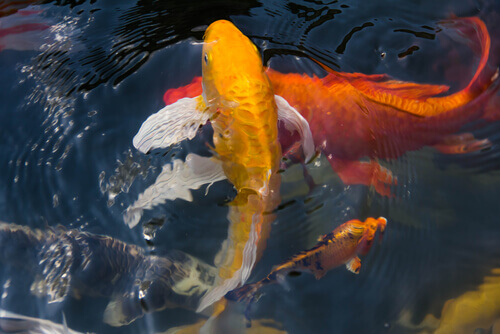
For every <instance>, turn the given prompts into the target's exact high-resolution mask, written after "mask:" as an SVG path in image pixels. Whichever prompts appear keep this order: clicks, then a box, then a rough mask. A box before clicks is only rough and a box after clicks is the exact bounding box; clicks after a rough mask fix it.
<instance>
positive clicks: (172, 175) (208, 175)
mask: <svg viewBox="0 0 500 334" xmlns="http://www.w3.org/2000/svg"><path fill="white" fill-rule="evenodd" d="M224 179H226V175H225V174H224V171H223V170H222V164H221V163H220V162H219V161H218V160H215V159H213V158H209V157H202V156H199V155H196V154H192V153H191V154H188V155H187V157H186V161H182V160H180V159H176V160H174V161H173V163H172V164H167V165H165V166H163V169H162V171H161V173H160V174H159V175H158V177H157V178H156V181H155V183H154V184H153V185H151V186H150V187H148V188H147V189H146V190H145V191H144V192H143V193H142V194H140V195H139V197H138V198H137V200H136V201H135V202H134V203H133V204H132V205H130V206H129V207H128V208H127V211H126V212H125V214H124V215H123V219H124V221H125V223H126V224H127V225H128V226H129V227H130V228H133V227H134V226H136V225H137V223H139V220H140V219H141V217H142V213H143V211H144V210H146V209H151V208H153V207H155V206H157V205H159V204H162V203H165V201H167V200H175V199H177V198H180V199H183V200H186V201H192V200H193V196H192V195H191V190H195V189H199V188H200V187H201V186H202V185H204V184H212V183H214V182H217V181H220V180H224Z"/></svg>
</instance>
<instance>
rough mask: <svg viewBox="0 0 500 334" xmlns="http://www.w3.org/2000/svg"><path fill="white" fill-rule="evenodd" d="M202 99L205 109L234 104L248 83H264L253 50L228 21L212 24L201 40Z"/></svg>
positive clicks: (249, 42) (254, 48)
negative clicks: (259, 81)
mask: <svg viewBox="0 0 500 334" xmlns="http://www.w3.org/2000/svg"><path fill="white" fill-rule="evenodd" d="M202 71H203V81H202V82H203V97H204V99H205V103H206V105H207V106H209V107H210V106H214V105H216V106H220V104H221V103H222V104H223V105H224V104H225V103H226V104H227V103H229V104H231V103H232V104H236V105H234V106H231V105H230V107H237V104H238V95H239V94H241V92H242V91H244V90H245V89H246V88H247V87H248V86H249V85H250V82H255V81H256V80H265V81H266V82H268V79H267V76H266V75H265V73H264V68H263V66H262V59H261V57H260V54H259V51H258V50H257V47H256V46H255V45H254V44H253V43H252V41H250V39H248V37H246V36H245V35H244V34H243V33H242V32H241V31H239V30H238V28H236V27H235V26H234V24H232V23H231V22H229V21H226V20H219V21H215V22H214V23H212V24H211V25H210V26H209V27H208V28H207V30H206V32H205V36H204V44H203V53H202Z"/></svg>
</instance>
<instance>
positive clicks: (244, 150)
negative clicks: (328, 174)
mask: <svg viewBox="0 0 500 334" xmlns="http://www.w3.org/2000/svg"><path fill="white" fill-rule="evenodd" d="M202 71H203V76H202V77H203V81H202V85H203V94H202V96H203V99H204V103H205V104H206V106H207V109H208V112H209V113H210V114H211V115H212V116H211V119H210V121H211V125H212V128H213V131H214V134H213V142H214V148H213V151H214V153H215V155H216V157H217V158H218V159H220V160H221V161H222V168H223V170H224V173H225V175H226V176H227V179H228V180H229V181H230V182H231V183H232V184H233V185H234V187H235V188H236V191H237V195H236V197H235V198H234V200H233V201H232V202H231V203H229V213H228V219H229V221H230V226H229V231H228V238H227V240H226V241H225V243H224V245H223V247H222V249H221V251H219V253H218V255H217V257H216V260H215V263H216V265H217V267H218V268H219V283H220V285H219V287H217V288H215V289H214V291H212V292H211V293H209V294H208V295H207V296H205V298H204V299H203V300H202V303H201V304H200V307H199V310H202V309H203V308H205V307H206V306H208V305H210V304H212V303H213V302H215V301H217V300H219V299H220V298H221V297H223V296H224V294H225V293H226V292H227V291H229V290H232V289H234V288H235V287H237V286H239V285H241V284H243V283H244V282H245V281H246V279H247V278H248V276H249V275H250V271H251V269H252V268H253V265H254V264H255V262H256V261H257V259H258V258H259V257H260V254H261V252H262V249H263V247H264V245H263V242H265V240H266V239H267V235H268V234H269V228H270V223H271V222H272V221H273V220H274V215H272V214H270V212H271V211H273V210H274V208H275V207H276V206H277V205H278V204H279V185H280V176H279V175H278V174H277V171H278V168H279V162H280V159H281V147H280V145H279V142H278V140H277V137H278V128H277V123H278V110H277V106H276V102H275V99H274V91H273V89H272V87H271V84H270V82H269V79H268V77H267V74H266V73H265V71H264V68H263V66H262V60H261V58H260V55H259V53H258V51H257V48H256V47H255V46H254V44H253V43H252V42H251V41H250V40H249V39H248V38H247V37H246V36H245V35H243V34H242V33H241V32H240V31H239V30H238V29H237V28H236V27H235V26H234V25H233V24H232V23H230V22H229V21H224V20H221V21H216V22H214V23H212V24H211V25H210V26H209V27H208V28H207V31H206V33H205V38H204V44H203V59H202Z"/></svg>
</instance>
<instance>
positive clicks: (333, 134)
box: [164, 17, 499, 195]
mask: <svg viewBox="0 0 500 334" xmlns="http://www.w3.org/2000/svg"><path fill="white" fill-rule="evenodd" d="M441 26H443V27H447V28H448V29H451V30H453V31H456V32H458V33H459V34H461V35H462V36H463V37H464V38H465V39H466V40H467V41H468V42H469V44H470V45H471V48H472V49H479V50H480V60H479V65H478V67H477V70H476V73H475V74H474V76H473V78H472V79H471V81H470V82H469V84H468V85H467V87H465V88H464V89H462V90H460V91H458V92H456V93H454V94H451V95H447V96H441V95H442V94H443V93H445V92H446V91H447V90H448V88H449V87H447V86H439V85H427V84H417V83H412V82H402V81H399V80H394V79H392V78H390V77H389V76H388V75H384V74H375V75H364V74H361V73H342V72H337V71H334V70H332V69H330V68H328V67H326V66H324V65H322V64H320V63H319V62H317V61H316V62H317V63H318V64H320V66H321V67H323V68H324V69H325V70H326V71H327V72H328V74H327V75H326V76H325V77H323V78H318V77H316V76H312V77H310V76H307V75H301V74H293V73H289V74H283V73H280V72H277V71H275V70H272V69H269V70H268V71H267V74H268V76H269V79H270V80H271V83H272V86H273V89H274V91H275V93H276V94H277V95H280V96H282V97H283V98H285V100H286V101H287V102H288V103H289V104H290V105H291V106H292V107H294V108H296V109H297V111H298V112H299V113H300V114H301V115H302V116H303V117H304V118H305V119H306V120H307V122H308V123H309V126H310V129H311V132H312V135H313V138H314V144H315V148H316V149H318V150H320V151H321V152H322V153H324V154H325V156H326V157H327V159H328V161H329V162H330V164H331V166H332V168H333V170H334V171H335V172H336V173H337V174H338V175H339V177H340V178H341V179H342V181H343V182H344V183H345V184H364V185H369V186H373V187H374V188H375V190H376V191H377V192H378V193H380V194H382V195H389V194H390V186H391V185H392V184H394V183H395V181H396V180H395V178H394V177H393V175H392V173H391V172H390V171H388V170H386V169H385V168H383V167H382V166H380V165H379V164H378V162H377V159H395V158H398V157H399V156H401V155H402V154H404V153H405V152H407V151H412V150H417V149H420V148H422V147H423V146H435V147H437V148H438V149H439V150H440V151H441V152H443V153H467V152H471V151H477V150H481V149H484V148H486V147H488V146H489V145H491V143H490V142H489V141H488V139H482V140H477V139H475V138H474V137H473V136H472V135H471V134H468V133H465V134H464V133H457V132H459V131H460V129H461V127H462V126H463V125H465V124H467V123H470V122H471V121H473V120H477V119H479V118H481V117H484V118H491V117H492V116H493V117H496V118H498V117H499V115H498V110H496V113H497V115H491V110H493V109H495V108H489V109H490V112H487V111H486V110H487V109H488V107H487V104H488V103H489V102H491V101H492V100H495V98H496V96H495V95H494V94H495V93H496V91H498V88H499V80H498V64H490V63H489V61H490V59H489V58H490V44H491V41H490V36H489V33H488V30H487V28H486V26H485V24H484V22H483V21H481V20H480V19H479V18H477V17H469V18H458V19H454V20H449V21H444V22H442V23H441ZM200 91H201V78H199V77H197V78H194V79H193V81H192V82H191V83H190V84H189V85H187V86H184V87H180V88H177V89H170V90H168V91H167V92H166V93H165V95H164V100H165V102H166V103H172V102H174V101H175V100H176V99H178V98H180V97H182V96H194V95H196V94H198V92H200ZM497 103H498V102H497ZM493 112H494V110H493ZM361 159H364V160H361Z"/></svg>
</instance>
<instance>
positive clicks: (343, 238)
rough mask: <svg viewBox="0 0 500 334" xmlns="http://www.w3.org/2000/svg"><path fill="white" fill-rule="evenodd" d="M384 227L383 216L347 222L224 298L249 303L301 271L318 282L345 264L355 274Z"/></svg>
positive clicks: (385, 221)
mask: <svg viewBox="0 0 500 334" xmlns="http://www.w3.org/2000/svg"><path fill="white" fill-rule="evenodd" d="M386 225H387V219H385V218H383V217H379V218H377V219H375V218H371V217H370V218H367V219H366V220H365V221H364V222H362V221H359V220H357V219H353V220H350V221H348V222H346V223H344V224H342V225H340V226H339V227H337V228H336V229H335V230H333V232H331V233H329V234H326V235H324V236H322V237H320V238H319V242H318V244H316V246H314V247H313V248H311V249H310V250H307V251H304V252H301V253H299V254H297V255H295V256H293V257H291V258H290V259H289V260H288V261H286V262H284V263H283V264H281V265H279V266H277V267H275V268H274V269H273V270H272V271H271V272H270V273H269V275H267V276H266V277H265V278H263V279H261V280H260V281H258V282H256V283H252V284H247V285H245V286H243V287H241V288H239V289H236V290H233V291H232V292H230V293H228V294H227V295H226V298H227V299H230V300H239V301H241V300H246V301H248V302H251V301H252V300H253V299H254V296H255V294H256V293H257V291H258V290H259V289H260V288H261V287H262V286H264V285H267V284H271V283H276V282H282V281H283V280H284V279H285V277H286V276H287V275H290V274H293V273H297V272H301V271H305V272H312V273H313V274H314V277H316V279H320V278H321V277H323V276H324V275H325V274H326V272H327V271H328V270H330V269H333V268H336V267H338V266H340V265H342V264H345V265H346V267H347V269H348V270H349V271H351V272H353V273H355V274H358V273H359V270H360V268H361V260H360V259H359V257H358V254H360V255H366V254H367V253H368V251H369V250H370V248H371V246H372V243H373V239H374V238H375V233H376V232H377V230H378V229H380V233H381V234H380V237H382V234H383V232H384V231H385V227H386Z"/></svg>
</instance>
